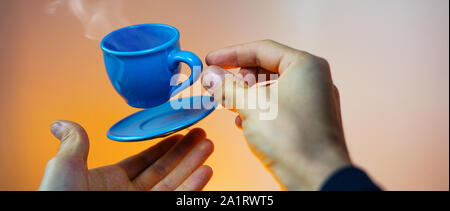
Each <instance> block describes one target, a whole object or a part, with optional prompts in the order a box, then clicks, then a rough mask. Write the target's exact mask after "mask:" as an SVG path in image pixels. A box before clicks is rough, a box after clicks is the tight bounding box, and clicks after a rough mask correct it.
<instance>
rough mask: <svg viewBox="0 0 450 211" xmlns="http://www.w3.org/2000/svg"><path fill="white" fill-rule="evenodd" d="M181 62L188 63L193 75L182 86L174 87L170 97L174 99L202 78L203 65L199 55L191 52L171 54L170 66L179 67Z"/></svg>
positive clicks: (174, 52)
mask: <svg viewBox="0 0 450 211" xmlns="http://www.w3.org/2000/svg"><path fill="white" fill-rule="evenodd" d="M179 62H183V63H186V64H187V65H189V68H191V75H190V76H189V78H188V79H187V80H185V81H183V82H181V83H180V84H178V85H176V86H174V87H172V90H171V92H170V97H173V96H175V95H177V94H178V93H180V92H181V91H183V90H184V89H186V88H188V87H190V86H191V85H192V84H194V82H196V81H197V80H198V79H199V78H200V74H201V73H202V70H203V63H202V60H200V58H198V56H197V55H195V54H194V53H192V52H189V51H173V52H171V53H170V54H169V64H171V65H174V66H176V65H178V63H179Z"/></svg>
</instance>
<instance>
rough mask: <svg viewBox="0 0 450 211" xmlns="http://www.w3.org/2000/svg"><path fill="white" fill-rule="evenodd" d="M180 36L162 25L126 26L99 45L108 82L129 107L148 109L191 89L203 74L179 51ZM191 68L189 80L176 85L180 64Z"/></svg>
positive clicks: (194, 61) (195, 62) (199, 65)
mask: <svg viewBox="0 0 450 211" xmlns="http://www.w3.org/2000/svg"><path fill="white" fill-rule="evenodd" d="M179 38H180V33H179V32H178V30H177V29H176V28H175V27H172V26H169V25H165V24H141V25H135V26H128V27H124V28H121V29H118V30H116V31H113V32H111V33H109V34H108V35H106V36H105V37H104V38H103V39H102V41H101V44H100V45H101V48H102V50H103V57H104V60H105V66H106V71H107V72H108V76H109V79H110V80H111V83H112V84H113V86H114V88H115V89H116V91H117V92H118V93H119V94H120V95H121V96H122V97H123V98H124V99H125V100H126V102H127V103H128V105H130V106H132V107H136V108H150V107H154V106H157V105H160V104H163V103H165V102H167V101H168V100H169V99H170V97H172V96H174V95H176V94H178V93H179V92H181V91H182V90H184V89H186V88H188V87H189V86H191V85H192V84H193V83H194V82H195V81H197V80H198V78H199V77H200V74H201V72H202V67H203V65H202V61H201V60H200V59H199V58H198V57H197V56H196V55H195V54H193V53H191V52H189V51H181V50H180V43H179ZM180 62H184V63H186V64H187V65H189V67H190V68H191V75H190V77H189V79H187V80H186V81H184V82H181V83H180V84H176V83H177V81H178V76H179V73H180V68H181V64H180Z"/></svg>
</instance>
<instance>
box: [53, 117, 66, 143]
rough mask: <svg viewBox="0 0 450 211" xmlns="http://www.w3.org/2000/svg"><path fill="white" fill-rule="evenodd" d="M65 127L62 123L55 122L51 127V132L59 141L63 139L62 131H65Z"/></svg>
mask: <svg viewBox="0 0 450 211" xmlns="http://www.w3.org/2000/svg"><path fill="white" fill-rule="evenodd" d="M63 129H64V128H63V126H62V124H61V122H60V121H58V120H55V121H53V122H52V124H51V125H50V132H51V133H52V134H53V135H54V136H55V137H56V138H58V139H60V138H61V131H62V130H63Z"/></svg>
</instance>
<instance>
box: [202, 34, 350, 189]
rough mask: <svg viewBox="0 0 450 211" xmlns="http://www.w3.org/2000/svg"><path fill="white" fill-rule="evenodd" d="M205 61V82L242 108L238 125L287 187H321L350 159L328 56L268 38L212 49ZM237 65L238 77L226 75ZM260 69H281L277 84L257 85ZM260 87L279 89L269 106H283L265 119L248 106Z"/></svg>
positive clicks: (233, 107)
mask: <svg viewBox="0 0 450 211" xmlns="http://www.w3.org/2000/svg"><path fill="white" fill-rule="evenodd" d="M206 63H207V64H208V65H211V66H209V67H208V68H207V69H206V70H205V72H204V74H203V82H202V83H203V86H204V87H205V88H206V89H207V90H208V91H209V92H210V93H212V94H213V95H214V97H215V98H216V100H218V101H220V102H221V103H222V104H224V105H225V106H227V107H228V108H229V109H231V110H233V111H236V112H238V114H239V115H238V116H237V118H236V124H237V125H238V127H241V128H242V129H243V132H244V135H245V137H246V139H247V142H248V144H249V145H250V148H251V149H252V151H253V152H254V154H255V155H256V156H257V157H258V158H259V159H260V160H261V161H262V163H263V164H264V165H265V166H266V167H267V168H268V169H269V170H271V171H272V173H273V174H274V176H275V177H276V178H277V180H278V181H279V182H280V183H281V185H282V187H283V188H284V189H288V190H317V189H319V188H320V186H321V185H322V184H323V183H324V182H325V180H326V179H327V178H328V177H329V176H330V175H331V174H332V173H334V172H335V171H336V170H338V169H340V168H342V167H344V166H347V165H350V164H351V162H350V158H349V155H348V152H347V148H346V145H345V139H344V132H343V129H342V122H341V112H340V103H339V93H338V90H337V88H336V86H335V85H334V84H333V82H332V79H331V73H330V69H329V65H328V63H327V61H326V60H324V59H322V58H319V57H316V56H314V55H311V54H309V53H306V52H303V51H299V50H296V49H293V48H290V47H287V46H284V45H282V44H279V43H276V42H274V41H271V40H265V41H257V42H252V43H247V44H242V45H236V46H232V47H228V48H224V49H220V50H216V51H213V52H211V53H209V54H208V55H207V57H206ZM236 67H240V68H241V69H240V71H239V74H238V75H237V76H234V77H231V78H230V77H225V76H226V75H227V74H231V73H230V72H229V71H227V70H226V69H228V68H236ZM257 74H265V75H268V74H278V75H279V78H278V80H277V81H278V83H276V85H269V86H257V85H255V83H256V82H262V81H257V80H254V79H258V76H256V75H257ZM263 89H264V90H263ZM260 91H266V93H271V95H273V94H278V104H277V105H274V104H271V105H270V106H278V115H277V117H276V118H275V119H272V120H261V119H260V114H261V113H262V112H263V110H262V109H260V108H258V107H256V109H250V108H249V107H248V105H249V99H250V98H247V99H246V98H245V97H248V96H250V95H251V93H258V92H260ZM219 96H220V97H219ZM270 97H272V96H270ZM253 99H254V98H253ZM254 100H256V99H254ZM253 103H254V102H253ZM236 105H245V106H241V107H238V106H236Z"/></svg>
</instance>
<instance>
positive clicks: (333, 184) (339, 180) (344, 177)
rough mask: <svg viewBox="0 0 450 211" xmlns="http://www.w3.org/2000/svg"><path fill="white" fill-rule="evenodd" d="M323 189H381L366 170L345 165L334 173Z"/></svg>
mask: <svg viewBox="0 0 450 211" xmlns="http://www.w3.org/2000/svg"><path fill="white" fill-rule="evenodd" d="M320 190H321V191H381V189H380V188H379V187H378V186H377V185H376V184H375V183H373V182H372V180H371V179H370V178H369V176H367V174H366V173H364V171H362V170H360V169H358V168H356V167H354V166H349V167H344V168H342V169H339V170H338V171H337V172H335V173H334V174H332V175H331V176H330V177H329V178H328V180H327V181H325V183H324V185H323V186H322V188H321V189H320Z"/></svg>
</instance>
